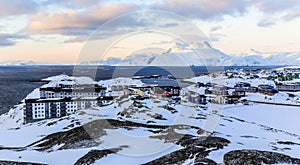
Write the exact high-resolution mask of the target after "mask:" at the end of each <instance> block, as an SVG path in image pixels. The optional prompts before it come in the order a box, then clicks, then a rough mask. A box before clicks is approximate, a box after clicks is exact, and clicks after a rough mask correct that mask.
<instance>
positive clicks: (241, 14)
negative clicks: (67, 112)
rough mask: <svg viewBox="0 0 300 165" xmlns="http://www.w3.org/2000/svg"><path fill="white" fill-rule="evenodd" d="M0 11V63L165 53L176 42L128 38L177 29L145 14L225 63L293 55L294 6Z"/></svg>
mask: <svg viewBox="0 0 300 165" xmlns="http://www.w3.org/2000/svg"><path fill="white" fill-rule="evenodd" d="M0 8H1V9H0V63H8V62H15V61H34V62H36V63H40V64H75V63H77V61H78V59H79V58H80V57H79V56H82V54H83V52H84V53H87V54H88V52H87V51H85V47H86V45H87V43H88V42H93V41H91V40H98V41H100V42H99V43H98V47H99V52H102V53H103V52H105V51H107V50H109V52H108V56H115V57H118V56H123V55H125V54H126V53H130V52H134V51H137V50H138V49H139V48H140V49H143V48H145V47H147V46H149V45H151V46H153V45H155V46H158V45H160V47H163V48H164V49H167V48H168V47H170V46H171V43H172V42H174V40H176V37H174V36H170V35H169V36H168V35H165V34H153V33H151V34H149V33H139V34H133V32H135V30H137V29H139V30H141V29H143V28H142V27H147V28H148V29H149V27H151V26H153V28H154V29H155V27H160V28H162V27H163V28H165V30H166V31H167V30H169V29H168V28H174V27H176V26H178V24H177V23H174V22H171V21H170V19H168V18H167V16H165V15H166V14H162V16H156V17H155V18H151V16H149V19H147V16H148V15H147V12H149V11H151V12H163V13H164V12H165V13H170V14H171V15H173V16H174V15H175V16H176V17H178V18H180V20H181V19H182V18H183V19H185V20H186V21H188V22H190V24H192V25H195V26H197V28H198V29H199V30H201V32H202V33H203V34H202V35H204V36H206V37H207V38H208V40H209V41H210V42H211V44H212V45H213V47H214V48H216V49H219V50H221V51H222V52H224V53H226V54H228V55H233V56H241V55H250V54H259V55H274V54H279V53H283V52H300V44H299V43H300V32H299V29H300V10H299V8H300V1H299V0H154V1H147V2H144V1H142V0H137V1H121V0H105V1H104V0H64V1H61V0H26V1H24V0H1V1H0ZM135 12H138V13H139V12H144V13H146V14H144V15H143V16H142V17H140V16H136V17H134V16H132V15H131V16H130V13H135ZM171 26H172V27H171ZM177 29H178V28H177ZM181 30H182V31H184V32H183V33H185V32H186V31H185V30H183V29H181ZM99 31H100V32H99ZM95 34H97V35H96V36H95ZM93 35H94V37H91V36H93ZM124 35H125V36H126V37H124ZM120 38H122V40H120ZM177 39H178V38H177ZM100 43H102V44H100ZM105 43H114V45H108V44H105ZM99 44H100V45H101V46H99ZM102 45H103V46H102ZM104 45H106V46H104ZM129 47H130V49H129ZM100 49H101V50H100ZM95 51H96V50H95Z"/></svg>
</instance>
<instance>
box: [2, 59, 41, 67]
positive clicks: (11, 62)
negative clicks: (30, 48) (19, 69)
mask: <svg viewBox="0 0 300 165" xmlns="http://www.w3.org/2000/svg"><path fill="white" fill-rule="evenodd" d="M8 65H14V66H20V65H36V63H35V62H34V61H25V60H15V61H0V66H8Z"/></svg>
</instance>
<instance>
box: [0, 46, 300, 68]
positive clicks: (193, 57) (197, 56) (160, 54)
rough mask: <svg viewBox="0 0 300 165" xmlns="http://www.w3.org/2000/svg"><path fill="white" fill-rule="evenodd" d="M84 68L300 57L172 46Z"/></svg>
mask: <svg viewBox="0 0 300 165" xmlns="http://www.w3.org/2000/svg"><path fill="white" fill-rule="evenodd" d="M81 64H84V65H119V66H191V65H194V66H218V65H222V66H274V65H280V66H284V65H300V53H289V52H286V53H272V54H271V55H268V56H265V55H263V54H261V53H260V52H257V51H254V50H253V54H250V55H243V56H232V55H227V54H225V53H223V52H222V51H220V50H219V49H215V48H213V47H212V46H211V45H210V44H209V43H208V42H206V41H204V42H202V43H193V44H183V43H174V44H173V46H172V47H171V48H170V49H168V50H165V49H155V48H150V49H143V50H141V51H139V52H136V53H133V54H131V55H129V56H127V57H124V58H116V57H110V58H108V59H106V60H102V61H87V62H82V63H81ZM0 65H36V63H35V62H33V61H20V60H19V61H6V62H1V61H0Z"/></svg>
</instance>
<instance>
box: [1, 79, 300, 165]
mask: <svg viewBox="0 0 300 165" xmlns="http://www.w3.org/2000/svg"><path fill="white" fill-rule="evenodd" d="M60 79H61V76H60V77H59V76H58V77H54V78H53V77H52V78H48V79H46V80H55V81H60ZM214 80H215V81H214ZM86 81H90V80H87V79H86ZM185 81H190V82H199V81H201V82H203V83H207V82H225V84H227V85H228V86H231V87H233V86H234V84H235V83H237V82H240V81H242V82H249V83H251V84H253V85H254V86H258V85H259V84H272V82H271V81H269V80H265V79H257V80H248V79H243V78H232V79H226V77H224V76H222V77H217V78H211V77H210V76H202V77H196V78H191V79H188V80H185ZM98 84H100V85H104V86H107V87H110V85H111V84H118V85H126V84H135V85H142V83H141V82H140V80H131V79H129V78H118V79H114V80H106V81H100V82H98ZM184 90H186V91H196V90H197V88H195V87H194V86H193V85H191V86H189V87H186V88H185V89H184ZM202 92H203V91H202ZM38 95H39V91H38V89H36V90H34V91H33V92H32V93H31V94H29V95H28V97H30V98H35V97H38ZM296 95H297V93H296ZM298 96H299V95H298ZM246 97H247V98H248V99H249V100H253V101H255V100H258V101H262V100H264V101H269V102H278V103H291V104H292V103H293V104H299V103H297V100H291V99H290V100H286V99H287V98H288V94H287V93H285V92H280V93H278V94H276V95H274V96H265V95H262V94H258V93H254V94H252V93H247V96H246ZM135 104H139V106H136V105H135ZM168 108H169V109H168ZM23 109H24V103H22V104H19V105H16V106H15V107H14V108H13V109H11V110H10V111H9V112H8V113H7V114H3V115H1V116H0V160H11V161H12V160H13V161H23V162H36V163H47V164H62V160H63V163H64V164H74V163H75V162H76V161H77V160H78V159H79V158H81V157H82V156H84V155H85V154H87V153H88V152H89V151H90V150H91V149H93V150H95V149H98V150H103V149H110V148H118V147H123V148H122V150H120V151H118V152H117V154H109V155H107V156H104V157H103V158H101V159H99V160H97V161H96V162H95V164H116V163H119V162H123V164H141V163H146V162H148V161H151V160H154V159H157V158H159V157H161V156H163V155H166V154H168V153H171V152H173V151H176V150H179V149H181V148H182V146H180V145H178V144H177V143H176V141H175V142H174V141H167V140H166V139H159V138H153V137H157V136H158V135H161V134H163V133H154V132H155V131H157V130H159V129H153V128H151V129H150V128H147V127H134V126H133V127H130V128H105V135H103V136H101V137H100V138H99V139H96V140H97V142H100V143H99V145H98V146H93V147H87V148H78V149H63V150H59V148H60V147H61V146H60V145H63V144H60V145H57V146H55V147H52V151H51V152H41V151H37V150H35V149H34V148H31V147H29V148H28V147H27V148H26V149H25V150H13V149H7V148H8V147H25V146H27V145H30V144H32V143H34V142H36V141H38V140H40V139H42V138H44V137H46V136H47V135H50V134H53V133H57V132H62V131H68V130H72V129H74V128H76V127H80V126H83V125H84V124H87V123H89V122H91V121H95V120H98V119H113V120H116V121H131V122H135V123H141V124H145V125H147V124H149V125H157V126H161V125H163V126H172V125H173V126H174V125H176V126H180V127H178V128H175V129H174V131H175V133H178V134H189V135H192V136H204V135H207V134H206V133H208V132H213V136H217V137H223V138H225V139H227V140H229V141H230V142H231V143H229V145H228V146H226V147H225V148H224V149H221V150H216V151H213V152H211V153H210V154H209V158H210V159H212V160H214V161H216V162H218V163H222V161H223V156H224V154H225V153H227V152H228V151H231V150H237V149H257V150H263V151H276V152H279V153H283V154H287V155H290V156H292V157H296V158H300V127H299V125H300V120H299V116H300V109H299V107H297V106H281V105H269V104H258V103H250V105H242V104H236V105H234V104H233V105H217V104H211V103H208V104H207V105H206V106H203V107H200V106H199V105H196V104H194V103H190V102H188V101H187V98H186V97H184V96H183V97H182V102H181V104H170V102H169V101H168V100H167V99H159V98H150V99H145V100H134V99H132V98H131V97H130V96H129V97H125V98H120V99H118V101H115V102H114V103H113V104H111V105H108V106H105V107H99V108H92V109H87V110H80V111H78V112H76V113H74V114H72V115H70V116H66V117H63V118H59V119H48V120H43V121H40V122H36V123H30V124H25V125H24V124H23V117H24V116H23ZM186 126H194V127H192V128H191V127H186ZM198 127H200V128H203V129H204V130H205V131H208V132H201V133H199V132H198V130H199V129H197V128H198ZM2 147H3V148H4V149H1V148H2Z"/></svg>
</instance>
